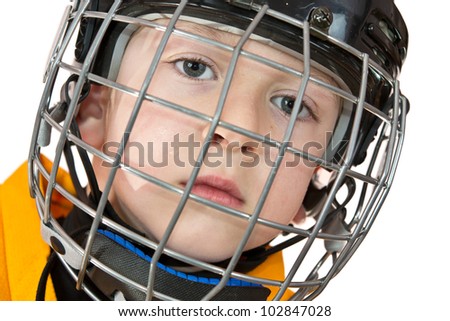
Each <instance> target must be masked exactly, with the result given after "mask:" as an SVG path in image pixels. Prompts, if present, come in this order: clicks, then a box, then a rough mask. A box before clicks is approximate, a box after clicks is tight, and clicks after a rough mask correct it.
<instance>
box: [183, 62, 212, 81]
mask: <svg viewBox="0 0 450 321" xmlns="http://www.w3.org/2000/svg"><path fill="white" fill-rule="evenodd" d="M175 67H176V68H177V69H178V71H179V72H181V73H182V74H183V75H184V76H186V77H189V78H195V79H200V80H210V79H214V78H215V75H214V72H213V70H212V69H211V68H210V67H209V66H208V65H207V64H205V63H203V62H201V61H196V60H179V61H177V62H175Z"/></svg>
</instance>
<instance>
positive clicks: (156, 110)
mask: <svg viewBox="0 0 450 321" xmlns="http://www.w3.org/2000/svg"><path fill="white" fill-rule="evenodd" d="M162 23H164V21H162ZM178 28H180V29H183V30H186V31H190V32H195V33H200V34H201V35H203V36H206V37H208V38H212V39H220V41H221V42H224V43H226V44H227V45H231V46H232V45H235V44H236V43H237V41H238V40H239V37H238V36H237V35H234V34H230V33H226V32H223V31H218V30H213V29H210V28H208V27H205V26H198V25H194V24H192V23H187V22H180V23H179V24H178ZM161 37H162V32H159V31H155V30H152V29H141V30H139V31H137V32H136V33H135V34H134V35H133V37H132V38H131V40H130V42H129V44H128V47H127V49H126V51H125V55H124V57H123V60H122V66H121V68H120V72H119V75H118V79H117V82H118V83H121V84H124V85H126V86H128V87H130V88H134V89H136V90H139V89H140V87H141V85H142V82H143V80H144V78H145V74H146V72H147V69H148V67H149V65H150V62H151V57H152V56H153V54H154V53H155V51H156V48H157V45H158V44H159V40H160V39H161ZM244 50H246V51H248V52H252V53H256V54H258V55H261V56H263V57H265V58H269V59H271V60H273V61H276V62H279V63H283V64H285V65H287V66H288V67H290V68H292V69H295V70H299V71H302V70H303V63H302V61H300V60H299V59H296V58H294V57H292V56H290V55H288V54H286V53H283V52H281V51H278V50H276V49H274V48H271V47H268V46H267V45H264V44H262V43H260V42H258V41H256V40H250V41H249V42H247V43H246V45H245V47H244ZM149 57H150V59H149ZM230 57H231V53H230V52H229V51H225V50H222V49H219V48H214V47H212V46H208V45H206V44H201V43H199V42H197V41H193V40H189V39H185V38H182V37H179V36H172V37H171V39H170V41H169V43H168V45H167V47H166V49H165V50H164V53H163V55H162V58H161V61H160V63H159V65H158V68H157V70H156V73H155V77H154V79H153V81H152V82H151V84H150V87H149V89H148V91H147V93H148V94H149V95H154V96H157V97H159V98H162V99H165V100H168V101H171V102H173V103H175V104H179V105H183V106H186V107H187V108H190V109H192V110H194V111H197V112H201V113H203V114H206V115H210V116H213V115H214V113H215V111H216V106H217V101H218V98H219V95H220V92H221V89H222V86H223V83H224V78H225V75H226V72H227V68H228V64H229V60H230ZM312 74H313V76H314V77H316V78H319V79H321V80H324V81H327V82H331V80H330V78H329V77H328V76H326V75H325V74H323V73H321V72H319V71H317V70H315V69H313V71H312ZM300 84H301V79H300V78H298V77H295V76H293V75H288V74H286V73H283V72H281V71H279V70H275V69H273V68H270V67H268V66H265V65H263V64H261V63H258V62H255V61H252V60H250V59H248V58H245V57H241V58H240V59H239V62H238V64H237V68H236V71H235V74H234V76H233V82H232V85H231V88H230V90H229V94H228V96H227V99H226V101H225V105H224V110H223V113H222V116H221V120H222V121H224V122H227V123H232V124H234V125H236V126H239V127H242V128H245V129H248V130H250V131H253V132H256V133H258V134H260V135H270V137H271V138H272V139H276V140H282V138H283V136H284V132H285V129H286V126H287V124H288V122H289V117H290V114H289V109H288V108H286V106H287V107H289V106H291V104H292V102H293V100H294V99H295V96H296V94H297V91H298V88H299V86H300ZM134 104H135V97H134V96H131V95H129V94H125V93H123V92H119V91H116V90H112V89H108V88H106V87H101V86H95V85H93V86H92V90H91V94H90V96H89V97H88V98H87V99H86V100H85V101H84V102H83V104H82V106H81V108H80V112H79V114H78V122H79V125H80V130H81V134H82V137H83V138H84V140H86V141H87V142H88V143H89V144H90V145H92V146H94V147H96V148H98V149H99V150H102V151H104V152H105V153H107V154H110V155H112V156H114V153H115V146H117V145H118V142H120V141H121V139H122V135H123V132H124V130H125V127H126V125H127V121H128V119H129V116H130V115H131V112H132V109H133V107H134ZM303 105H304V108H303V109H302V111H301V112H300V114H299V116H298V118H297V120H296V127H295V129H294V132H293V134H292V137H291V142H292V145H293V146H294V147H296V148H299V149H307V151H308V152H310V153H311V154H314V155H316V156H320V155H321V154H322V153H323V152H324V149H323V148H318V147H317V146H326V140H327V136H326V134H325V133H326V132H330V131H332V129H333V127H334V124H335V121H336V118H337V116H338V113H339V106H340V104H339V99H338V98H337V97H336V96H335V95H333V94H332V93H331V92H329V91H327V90H326V89H324V88H321V87H319V86H318V85H314V84H313V83H309V84H308V86H307V89H306V93H305V95H304V97H303ZM283 106H284V107H283ZM283 109H284V110H283ZM209 126H210V124H209V122H207V121H204V120H199V119H196V118H194V117H190V116H187V115H185V114H183V113H181V112H178V111H174V110H170V109H168V108H163V107H162V106H160V105H158V104H156V103H153V102H150V101H144V103H143V105H142V108H141V110H140V111H139V115H138V117H137V120H136V123H135V124H134V126H133V129H132V131H131V133H130V137H129V142H130V143H129V145H128V147H127V149H126V151H125V155H126V157H124V158H123V161H124V162H125V163H126V164H127V166H129V167H133V168H137V169H138V170H140V171H142V172H143V173H146V174H149V175H152V176H154V177H156V178H158V179H161V180H164V181H165V182H168V183H170V184H172V185H174V186H176V187H179V188H184V186H185V184H186V182H187V181H188V179H189V177H190V174H191V172H192V169H193V164H192V159H193V158H194V159H195V157H196V156H197V155H198V153H199V152H200V145H201V144H203V143H204V142H205V138H206V135H207V133H208V130H209ZM177 140H178V142H185V143H186V142H190V143H189V144H187V145H189V147H187V146H185V148H178V149H177V148H173V147H171V146H173V145H170V143H174V142H176V141H177ZM164 143H165V144H166V146H167V147H168V149H164ZM311 143H313V144H311ZM308 146H309V148H308ZM311 146H314V147H313V148H311ZM149 148H152V150H151V151H149ZM149 152H150V154H149ZM220 152H222V153H220ZM277 154H278V150H277V149H276V148H269V147H267V146H263V145H262V144H261V143H258V142H255V141H252V140H251V139H249V138H248V137H246V136H244V135H241V134H239V133H236V132H233V131H231V130H228V129H226V128H224V127H218V128H217V130H216V132H215V134H214V137H213V139H212V142H211V145H210V147H209V150H208V154H207V157H206V160H205V164H204V166H202V167H201V169H200V172H199V176H198V177H199V180H201V182H202V183H201V184H200V183H198V184H196V185H195V186H194V189H193V193H194V194H196V195H199V196H201V197H204V198H206V199H209V200H211V201H215V202H218V203H219V204H222V205H227V206H230V207H232V208H234V209H237V210H239V211H242V212H244V213H247V214H249V215H253V213H254V211H255V206H256V204H257V202H258V200H259V198H260V193H261V191H262V189H263V186H264V184H265V182H266V180H267V177H268V175H269V172H270V170H271V168H272V166H271V164H270V161H269V160H272V161H273V160H275V159H276V156H277ZM149 155H150V156H149ZM163 160H166V161H167V163H166V164H164V166H155V165H154V163H155V162H160V163H162V161H163ZM152 162H153V163H152ZM293 163H295V164H296V165H295V166H292V164H293ZM151 164H153V165H154V166H152V165H151ZM180 164H183V166H181V165H180ZM93 166H94V170H95V172H96V175H97V178H98V181H99V185H100V188H101V189H102V186H104V184H105V182H106V180H107V177H108V174H109V172H110V169H111V168H110V167H109V166H105V164H104V163H103V162H102V161H101V160H100V159H99V158H96V157H94V160H93ZM314 170H315V167H313V166H311V164H308V163H307V162H305V161H301V160H300V159H296V158H295V157H294V156H293V155H292V154H290V153H287V154H286V156H285V158H284V159H283V162H282V165H281V167H280V168H279V170H278V173H277V176H276V178H275V181H274V184H273V186H272V188H271V190H270V192H269V195H268V198H267V199H266V202H265V204H264V207H263V209H262V211H261V214H260V217H262V218H264V219H266V220H271V221H275V222H277V223H281V224H289V223H291V222H300V221H302V220H303V219H304V217H305V214H304V210H303V207H302V206H301V204H302V202H303V198H304V196H305V193H306V190H307V187H308V184H309V181H310V180H311V177H312V175H313V173H314ZM180 198H181V196H180V195H178V194H176V193H173V192H169V191H167V190H164V189H162V188H160V187H157V186H156V185H154V184H151V183H149V182H147V181H145V180H144V179H142V178H139V177H137V176H135V175H133V174H131V173H129V172H128V171H126V170H122V169H119V170H118V172H117V174H116V177H115V180H114V184H113V186H112V190H111V193H110V196H109V200H110V202H111V203H112V204H113V206H114V208H115V210H116V211H117V213H118V214H119V215H120V216H121V217H122V218H123V219H124V220H125V221H126V222H128V223H129V224H131V225H133V226H134V227H135V228H137V229H138V230H140V231H142V232H143V233H145V234H146V236H147V237H149V238H150V239H154V240H159V239H160V238H161V237H162V235H163V233H164V231H165V229H166V227H167V224H168V223H169V221H170V219H171V218H172V216H173V213H174V211H175V209H176V208H177V205H178V202H179V200H180ZM246 226H247V222H246V220H243V219H240V218H237V217H233V216H231V215H227V214H224V213H222V212H220V211H218V210H215V209H212V208H210V207H208V206H205V205H202V204H199V203H198V202H195V201H193V200H189V201H188V202H187V204H186V206H185V207H184V209H183V213H182V215H181V217H180V219H179V221H178V223H177V225H176V228H175V229H174V231H173V232H172V234H171V237H170V239H169V242H168V247H169V248H171V249H173V250H176V251H179V252H181V253H183V254H185V255H189V256H192V257H194V258H196V259H201V260H205V261H209V262H216V261H220V260H224V259H226V258H229V257H231V256H232V254H233V252H234V250H235V248H236V246H237V245H238V244H239V242H240V240H241V237H242V235H243V233H244V231H245V229H246ZM278 234H279V231H278V230H275V229H272V228H268V227H264V226H262V225H258V226H257V227H256V228H255V230H254V232H253V234H252V236H251V238H250V240H249V241H248V243H247V244H246V247H245V248H246V249H251V248H254V247H257V246H260V245H263V244H266V243H268V242H270V240H272V239H273V238H274V237H276V236H277V235H278Z"/></svg>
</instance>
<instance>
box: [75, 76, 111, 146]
mask: <svg viewBox="0 0 450 321" xmlns="http://www.w3.org/2000/svg"><path fill="white" fill-rule="evenodd" d="M108 101H109V89H108V88H107V87H105V86H100V85H94V84H93V85H91V88H90V91H89V95H88V96H87V97H86V98H85V99H84V100H83V102H82V103H81V105H80V108H79V110H78V114H77V123H78V127H79V128H80V133H81V137H82V138H83V140H84V141H85V142H87V143H88V144H89V145H91V146H93V147H95V148H97V149H101V146H102V144H103V142H104V135H105V124H106V122H105V116H106V107H107V105H108Z"/></svg>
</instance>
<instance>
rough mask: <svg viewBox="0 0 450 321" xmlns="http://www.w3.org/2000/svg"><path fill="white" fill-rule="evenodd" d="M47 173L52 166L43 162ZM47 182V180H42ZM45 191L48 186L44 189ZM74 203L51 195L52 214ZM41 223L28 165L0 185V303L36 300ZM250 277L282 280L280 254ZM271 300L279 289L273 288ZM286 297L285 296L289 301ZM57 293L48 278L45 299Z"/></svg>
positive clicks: (65, 181) (43, 247)
mask: <svg viewBox="0 0 450 321" xmlns="http://www.w3.org/2000/svg"><path fill="white" fill-rule="evenodd" d="M42 162H43V164H44V166H45V167H46V169H47V171H49V172H50V169H51V163H50V162H49V161H48V160H47V159H42ZM43 181H45V180H43ZM57 181H58V182H59V183H60V184H61V185H63V186H64V187H65V188H66V189H68V190H69V191H71V192H74V191H73V186H72V184H71V181H70V176H69V175H68V173H66V172H65V171H62V170H60V172H59V173H58V176H57ZM41 188H42V189H43V190H44V191H45V188H46V186H42V187H41ZM70 209H71V204H70V202H68V201H67V200H66V199H65V198H63V197H62V196H61V195H60V194H58V193H56V192H55V193H54V195H52V214H53V215H54V216H56V217H59V216H64V215H66V214H67V213H68V212H69V211H70ZM39 225H40V222H39V216H38V213H37V209H36V205H35V200H34V199H33V198H31V197H30V194H29V189H28V172H27V164H26V163H24V164H23V165H22V166H21V167H19V168H18V170H17V171H16V172H15V173H14V174H13V175H12V176H11V177H10V178H8V179H7V180H6V181H5V182H4V184H2V185H0V300H21V301H25V300H34V299H35V296H36V289H37V285H38V282H39V278H40V276H41V273H42V270H43V268H44V266H45V264H46V261H47V257H48V255H49V247H48V245H47V244H46V243H45V242H44V241H43V240H42V239H41V235H40V226H39ZM249 275H252V276H257V277H261V278H266V279H275V280H283V279H284V266H283V258H282V255H281V253H277V254H274V255H272V256H271V257H269V258H268V259H267V260H266V262H265V263H264V264H262V265H260V266H258V267H257V268H256V269H254V270H253V271H251V273H249ZM271 291H272V293H271V295H270V296H269V299H271V298H273V296H274V295H275V294H276V292H277V289H276V288H273V287H272V288H271ZM286 298H287V295H285V296H284V297H283V299H286ZM55 299H56V296H55V291H54V289H53V284H52V283H51V279H50V278H49V280H48V283H47V292H46V300H55Z"/></svg>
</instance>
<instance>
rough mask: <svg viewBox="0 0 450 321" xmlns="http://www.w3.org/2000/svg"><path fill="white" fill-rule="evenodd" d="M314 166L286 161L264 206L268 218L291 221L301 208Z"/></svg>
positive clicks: (281, 221) (282, 221)
mask: <svg viewBox="0 0 450 321" xmlns="http://www.w3.org/2000/svg"><path fill="white" fill-rule="evenodd" d="M313 172H314V168H313V167H310V166H306V165H304V164H295V163H290V162H288V161H286V162H285V163H284V166H283V167H281V168H280V169H279V171H278V174H277V177H276V178H275V180H274V183H273V186H272V188H271V191H270V193H269V195H268V198H267V201H266V205H265V207H264V216H265V218H267V219H270V220H273V221H276V222H278V223H282V224H288V223H290V222H291V221H292V220H293V219H294V217H295V216H296V215H297V213H298V212H299V210H300V207H301V205H302V203H303V198H304V196H305V193H306V190H307V189H308V186H309V182H310V180H311V177H312V175H313Z"/></svg>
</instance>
